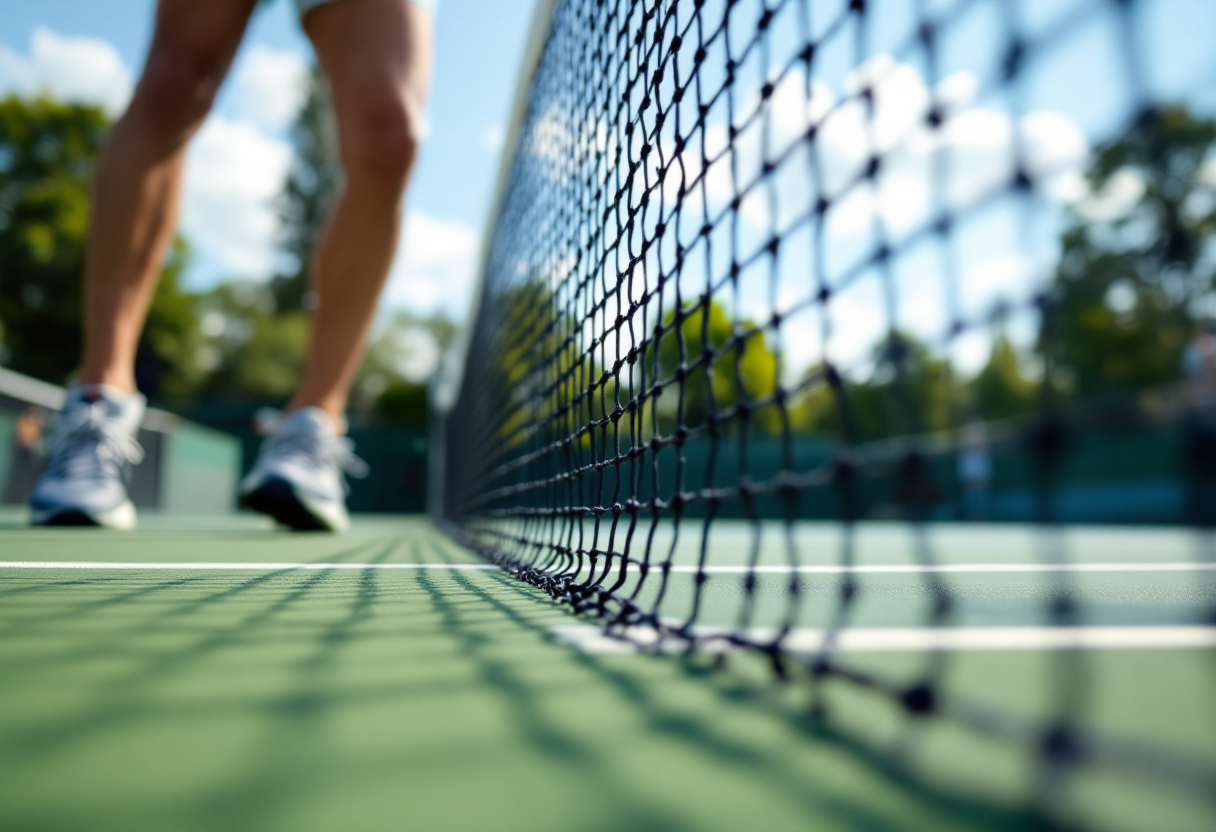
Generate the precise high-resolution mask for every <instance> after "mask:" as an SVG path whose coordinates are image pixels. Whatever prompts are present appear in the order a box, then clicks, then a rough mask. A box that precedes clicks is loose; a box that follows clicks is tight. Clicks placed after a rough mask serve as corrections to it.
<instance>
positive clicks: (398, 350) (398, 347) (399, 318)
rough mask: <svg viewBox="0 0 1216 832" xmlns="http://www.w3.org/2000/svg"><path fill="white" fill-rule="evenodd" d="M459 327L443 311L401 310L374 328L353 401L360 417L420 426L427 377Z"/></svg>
mask: <svg viewBox="0 0 1216 832" xmlns="http://www.w3.org/2000/svg"><path fill="white" fill-rule="evenodd" d="M455 333H456V326H455V324H453V323H452V322H451V321H450V320H448V319H447V318H446V317H444V316H443V315H441V314H440V315H434V316H431V317H422V316H418V315H414V314H411V313H408V312H397V313H394V314H392V315H390V316H388V318H387V319H385V320H384V321H383V322H381V323H380V324H379V325H378V326H377V327H376V329H375V332H374V334H373V337H372V339H371V342H370V343H369V345H368V348H367V355H366V356H365V357H364V360H363V365H362V366H361V367H360V369H359V375H358V378H357V379H356V382H355V390H354V394H353V395H352V397H351V405H352V408H353V409H354V410H355V412H356V413H357V414H359V415H361V416H364V417H366V418H369V419H372V420H374V421H378V422H381V423H385V424H392V425H398V426H401V427H411V428H417V429H422V428H425V427H426V421H427V410H428V404H427V382H428V380H429V377H430V375H431V374H432V373H433V372H434V371H435V370H436V369H438V362H439V359H440V357H441V356H442V354H443V353H444V351H446V350H447V349H448V347H449V346H450V345H451V343H452V339H453V337H454V336H455Z"/></svg>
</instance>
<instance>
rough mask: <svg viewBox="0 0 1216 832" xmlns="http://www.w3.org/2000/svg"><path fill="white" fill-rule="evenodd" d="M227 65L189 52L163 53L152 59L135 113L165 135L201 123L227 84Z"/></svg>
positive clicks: (139, 91) (138, 92) (173, 50)
mask: <svg viewBox="0 0 1216 832" xmlns="http://www.w3.org/2000/svg"><path fill="white" fill-rule="evenodd" d="M223 70H224V67H223V64H222V63H220V62H218V61H214V60H210V59H209V58H208V56H206V55H203V54H198V53H196V52H194V51H193V50H190V49H188V48H180V49H161V50H158V51H157V52H154V53H153V54H152V55H150V56H149V58H148V64H147V66H146V67H145V68H144V72H143V75H142V76H141V78H140V80H139V86H138V88H137V89H136V91H135V99H134V101H133V102H132V109H134V110H137V111H138V112H139V114H140V116H141V117H142V118H143V120H145V121H146V122H147V123H149V124H151V125H153V126H154V127H157V128H159V129H161V130H163V131H165V132H177V131H180V130H183V129H189V128H190V127H192V126H196V125H197V124H199V123H201V122H202V120H203V119H204V118H205V117H206V115H207V112H208V111H209V110H210V109H211V102H212V101H213V100H214V98H215V93H216V90H218V89H219V85H220V82H221V81H222V80H223V74H224V73H223Z"/></svg>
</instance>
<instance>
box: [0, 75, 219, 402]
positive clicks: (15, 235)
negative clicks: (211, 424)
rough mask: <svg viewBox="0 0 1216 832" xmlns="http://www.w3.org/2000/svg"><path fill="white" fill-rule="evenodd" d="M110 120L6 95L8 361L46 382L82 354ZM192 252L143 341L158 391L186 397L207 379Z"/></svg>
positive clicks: (59, 378)
mask: <svg viewBox="0 0 1216 832" xmlns="http://www.w3.org/2000/svg"><path fill="white" fill-rule="evenodd" d="M108 126H109V123H108V121H107V119H106V116H105V114H104V113H103V112H102V111H101V110H100V109H99V108H97V107H93V106H86V105H81V104H61V103H57V102H54V101H51V100H49V99H46V98H34V99H24V98H18V97H9V98H6V99H3V100H0V337H3V339H4V340H3V345H4V352H5V353H6V356H7V357H6V361H7V363H8V365H9V366H11V367H12V368H13V369H15V370H18V371H20V372H24V373H28V374H30V375H32V376H35V377H38V378H42V379H46V380H48V381H53V382H63V381H65V380H67V378H68V377H69V376H70V375H71V373H72V372H73V371H74V370H75V368H76V365H77V362H78V360H79V357H80V305H81V278H82V275H83V273H84V262H85V248H86V243H87V238H88V224H89V188H90V182H91V179H92V174H93V165H94V160H95V159H96V156H97V154H98V152H99V151H100V149H101V144H102V140H103V139H104V137H105V133H106V130H107V128H108ZM188 258H189V249H188V247H187V246H186V245H185V243H184V242H183V241H181V240H178V241H177V242H176V243H175V245H174V247H173V250H172V253H171V256H170V257H169V258H168V259H167V261H166V263H165V266H164V271H163V273H162V279H161V282H160V285H159V287H158V289H157V292H156V294H155V296H154V298H153V301H152V307H151V310H150V312H149V316H148V324H147V327H146V329H145V332H144V337H143V341H142V343H141V345H140V357H139V365H140V366H139V372H138V379H139V381H140V383H141V387H143V388H144V389H145V392H148V393H150V394H152V395H163V396H168V397H182V396H188V395H189V394H190V393H191V392H193V390H195V389H196V388H197V387H198V385H199V384H200V383H201V381H202V377H203V372H202V370H201V368H200V367H199V364H198V351H199V350H200V349H201V347H202V339H201V335H200V333H199V329H198V316H197V314H196V310H195V308H194V304H195V301H196V300H197V298H196V296H194V295H192V294H191V293H189V292H186V291H184V290H183V289H182V287H181V276H182V273H183V271H184V269H185V267H186V264H187V262H188Z"/></svg>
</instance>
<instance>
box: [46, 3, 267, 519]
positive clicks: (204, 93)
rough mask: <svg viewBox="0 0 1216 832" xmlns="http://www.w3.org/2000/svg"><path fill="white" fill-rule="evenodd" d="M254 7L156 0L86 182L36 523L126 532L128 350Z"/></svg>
mask: <svg viewBox="0 0 1216 832" xmlns="http://www.w3.org/2000/svg"><path fill="white" fill-rule="evenodd" d="M255 2H256V0H207V2H198V0H161V2H160V4H159V6H158V7H157V16H156V31H155V34H154V35H153V39H152V46H151V49H150V51H149V54H148V59H147V63H146V64H145V66H144V70H143V74H142V76H141V78H140V81H139V84H138V85H137V86H136V88H135V94H134V96H133V97H132V100H131V104H130V106H129V107H128V108H127V112H126V113H125V114H124V115H123V117H122V118H121V119H119V121H118V123H117V124H116V125H115V126H114V129H113V130H111V132H110V135H109V136H108V138H107V140H106V144H105V147H104V148H103V150H102V153H101V157H100V158H99V159H98V163H97V170H96V174H95V176H94V183H93V209H92V217H91V225H90V228H89V246H88V256H87V262H86V266H85V289H84V309H83V321H84V349H83V356H82V359H81V367H80V372H79V383H78V384H76V385H74V386H73V387H71V388H70V389H69V390H68V395H67V400H66V401H65V403H64V407H63V410H62V412H61V413H60V414H59V416H58V417H57V418H56V420H55V423H54V425H53V428H52V432H51V437H50V443H49V446H50V457H49V459H48V461H47V467H46V470H45V472H44V473H43V475H42V477H41V478H40V479H39V481H38V484H37V485H36V486H35V488H34V491H33V494H32V495H31V497H30V504H29V508H30V520H31V522H33V523H35V524H39V525H101V526H112V527H116V528H130V527H131V526H134V525H135V508H134V506H133V505H132V504H131V501H130V499H128V497H127V492H126V474H127V472H128V470H129V468H130V466H131V465H133V464H136V463H138V462H139V461H140V459H141V458H142V451H141V450H140V447H139V445H138V443H137V442H136V441H135V435H136V431H137V430H138V428H139V423H140V420H141V418H142V416H143V410H144V401H143V397H142V396H140V395H139V394H138V393H137V392H136V390H135V379H134V363H135V350H136V346H137V345H138V343H139V337H140V331H141V330H142V328H143V324H144V318H145V316H146V315H147V311H148V304H149V302H150V300H151V298H152V293H153V291H154V290H155V288H156V280H157V277H158V274H159V272H160V268H161V261H162V260H163V258H164V255H165V250H166V248H167V247H168V245H169V243H170V241H171V240H172V238H173V233H174V229H175V226H176V222H177V206H178V200H179V196H180V192H181V176H182V167H183V164H184V161H185V151H186V142H187V141H188V140H189V138H190V136H191V135H192V134H193V133H194V131H195V130H197V129H198V127H199V125H200V124H201V123H202V121H203V119H204V118H205V117H206V114H207V111H208V109H209V108H210V106H211V101H212V99H213V98H214V96H215V91H216V89H217V88H218V87H219V84H220V81H221V80H222V79H223V77H224V74H225V73H226V72H227V70H228V66H229V65H230V64H231V62H232V57H233V55H234V54H235V52H236V48H237V45H238V44H239V43H240V40H241V35H242V34H243V33H244V30H245V24H246V22H247V21H248V19H249V16H250V14H251V13H252V12H253V8H254V5H255Z"/></svg>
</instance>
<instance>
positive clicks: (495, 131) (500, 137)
mask: <svg viewBox="0 0 1216 832" xmlns="http://www.w3.org/2000/svg"><path fill="white" fill-rule="evenodd" d="M506 138H507V134H506V132H504V131H503V129H502V126H501V125H498V124H492V125H490V126H489V127H487V128H486V129H485V132H484V133H482V134H481V143H482V144H483V145H485V148H486V150H489V151H492V152H494V153H497V152H498V151H500V150H502V143H503V142H504V141H506Z"/></svg>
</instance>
